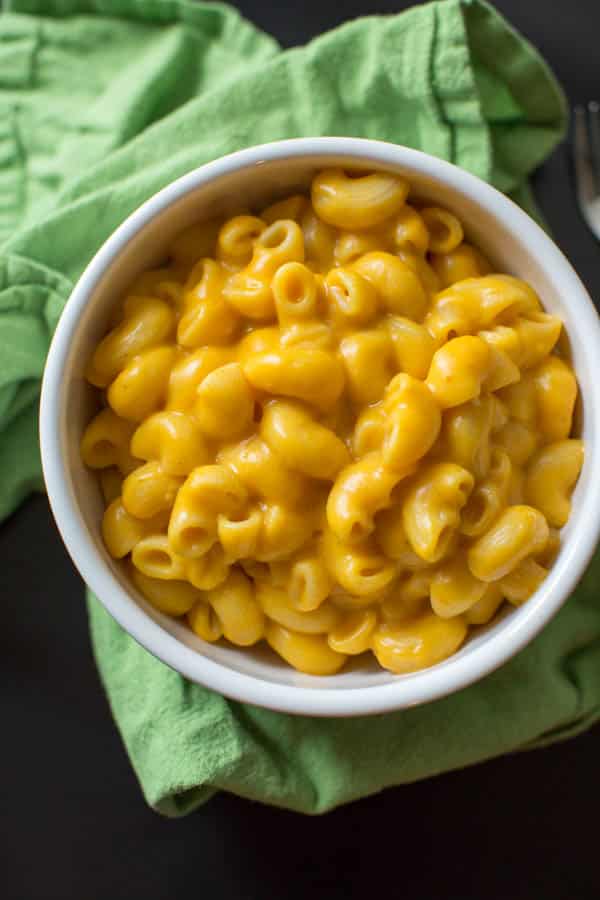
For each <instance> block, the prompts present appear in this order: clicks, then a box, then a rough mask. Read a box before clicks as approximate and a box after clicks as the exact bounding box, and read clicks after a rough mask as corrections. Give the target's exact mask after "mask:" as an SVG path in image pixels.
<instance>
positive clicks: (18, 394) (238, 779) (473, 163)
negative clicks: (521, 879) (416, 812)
mask: <svg viewBox="0 0 600 900" xmlns="http://www.w3.org/2000/svg"><path fill="white" fill-rule="evenodd" d="M564 123H565V103H564V99H563V96H562V94H561V91H560V89H559V88H558V86H557V84H556V82H555V81H554V78H553V77H552V75H551V73H550V72H549V70H548V68H547V67H546V66H545V64H544V62H543V61H542V60H541V59H540V57H539V56H538V54H537V53H536V52H535V50H534V49H533V48H532V47H531V46H530V45H529V44H527V43H526V42H525V41H524V40H523V39H522V38H521V37H520V36H519V35H517V34H516V33H515V32H514V31H513V30H512V29H511V28H510V27H509V26H508V25H507V24H506V22H504V21H503V20H502V19H501V18H500V16H499V15H498V14H497V13H496V12H495V11H494V10H493V9H492V8H491V7H490V6H488V5H486V4H485V3H483V2H481V0H444V2H438V3H432V4H429V5H426V6H419V7H416V8H414V9H411V10H409V11H407V12H405V13H403V14H402V15H398V16H393V17H373V18H367V19H362V20H358V21H355V22H351V23H349V24H347V25H345V26H343V27H342V28H339V29H337V30H336V31H334V32H332V33H330V34H326V35H324V36H323V37H320V38H319V39H318V40H315V41H313V42H312V43H311V44H309V45H308V46H307V47H304V48H301V49H295V50H291V51H288V52H285V53H282V52H280V51H279V48H278V47H277V45H276V43H275V42H274V41H273V40H272V39H271V38H269V37H268V36H266V35H265V34H262V33H261V32H260V31H258V30H256V29H255V28H253V27H252V26H251V25H249V24H248V23H247V22H245V21H244V20H243V19H241V18H240V17H239V15H238V14H237V13H236V12H235V11H234V10H233V9H231V8H228V7H226V6H221V5H219V4H201V3H193V2H187V0H13V2H12V4H11V6H10V11H8V12H5V13H4V14H3V15H2V16H1V17H0V359H1V360H2V365H1V366H0V473H1V475H0V478H1V479H2V480H1V482H0V515H2V516H6V515H7V514H8V513H10V512H11V511H12V509H13V508H14V507H15V506H16V504H17V503H18V502H19V501H20V500H21V499H22V498H23V497H24V496H25V495H26V493H27V492H28V491H30V490H31V489H33V488H40V487H41V478H40V464H39V455H38V448H37V435H36V418H37V396H38V389H39V379H40V375H41V373H42V368H43V364H44V356H45V353H46V350H47V347H48V342H49V337H50V334H51V332H52V329H53V327H54V325H55V323H56V321H57V318H58V316H59V315H60V311H61V308H62V305H63V304H64V301H65V300H66V298H67V296H68V295H69V292H70V290H71V288H72V285H73V282H74V280H75V279H76V278H77V277H78V275H79V274H80V273H81V271H82V270H83V268H84V267H85V265H86V264H87V263H88V262H89V260H90V258H91V256H92V254H93V253H94V252H95V251H96V250H97V248H98V247H99V246H100V244H101V243H102V242H103V241H104V240H105V238H106V237H107V236H108V235H109V234H110V233H111V231H112V230H113V229H114V228H115V227H116V226H117V225H118V224H119V223H120V222H121V221H122V220H123V218H124V217H125V216H126V215H127V214H128V213H130V212H131V211H132V210H133V209H134V208H135V207H136V206H138V205H139V204H140V203H141V202H142V201H143V200H145V199H146V198H147V197H148V196H150V195H151V194H152V193H153V192H155V191H156V190H158V189H159V188H161V187H162V186H163V185H165V184H166V183H167V182H169V181H171V180H172V179H174V178H176V177H178V176H179V175H182V174H183V173H184V172H187V171H189V170H190V169H192V168H194V167H196V166H198V165H200V164H201V163H204V162H206V161H208V160H210V159H214V158H215V157H217V156H220V155H222V154H224V153H227V152H229V151H232V150H237V149H239V148H241V147H245V146H248V145H251V144H257V143H260V142H263V141H268V140H274V139H277V138H284V137H293V136H299V135H317V134H334V135H359V136H364V137H372V138H381V139H384V140H388V141H394V142H397V143H402V144H408V145H410V146H413V147H419V148H422V149H424V150H427V151H429V152H430V153H434V154H437V155H438V156H441V157H444V158H446V159H450V160H452V161H454V162H456V163H458V164H459V165H461V166H464V167H465V168H467V169H469V170H471V171H472V172H475V173H476V174H477V175H479V176H481V177H482V178H485V179H487V180H488V181H490V182H492V183H493V184H495V185H496V186H497V187H499V188H500V189H501V190H504V191H506V192H508V193H510V194H511V195H512V196H513V197H515V198H516V199H517V200H518V201H519V202H521V203H522V204H524V205H525V206H526V207H527V208H528V209H529V210H530V211H532V208H533V207H532V200H531V197H530V194H529V191H528V186H527V176H528V175H529V173H530V172H531V170H532V169H533V168H534V167H535V166H536V165H537V164H538V163H540V162H541V161H542V160H543V159H544V157H545V156H546V155H547V154H548V153H549V152H550V150H551V149H552V148H553V147H554V146H555V144H556V143H557V141H558V140H559V139H560V137H561V135H562V133H563V128H564ZM599 566H600V561H596V562H595V563H594V564H593V567H592V569H590V571H589V572H588V575H587V576H586V578H585V579H584V581H583V582H582V584H581V585H580V587H579V588H578V590H577V592H576V594H575V595H574V596H573V597H572V598H571V600H570V601H569V603H568V604H567V605H566V606H565V607H564V609H563V610H562V611H561V613H560V614H559V615H558V616H557V617H556V618H555V619H554V621H553V622H552V623H551V624H550V625H549V626H548V627H547V628H546V629H545V630H544V632H543V634H542V635H541V636H540V637H539V638H538V639H537V640H536V641H534V642H533V644H532V645H531V646H530V647H529V648H527V649H526V650H525V651H524V652H522V653H520V654H519V655H518V656H517V657H516V658H515V659H513V660H512V661H511V662H510V663H509V664H507V665H506V666H504V667H503V668H502V669H501V670H499V671H498V672H496V673H495V674H493V675H491V676H490V677H488V678H486V679H485V680H483V681H482V682H480V683H479V684H477V685H474V686H473V687H471V688H469V689H467V690H464V691H462V692H460V693H458V694H455V695H454V696H451V697H448V698H446V699H444V700H440V701H438V702H435V703H431V704H430V705H428V706H424V707H421V708H417V709H411V710H407V711H404V712H398V713H394V714H389V715H385V716H377V717H374V718H372V719H370V720H368V722H367V721H365V720H364V719H354V720H333V719H330V720H318V719H311V718H307V717H293V716H286V715H280V714H277V713H272V712H267V711H265V710H261V709H256V708H254V707H249V706H244V705H241V704H238V703H232V702H229V701H228V700H225V699H224V698H223V697H221V696H218V695H217V694H214V693H211V692H210V691H207V690H204V689H203V688H201V687H199V686H197V685H193V684H190V683H189V682H187V681H185V680H184V679H183V678H181V677H180V676H179V675H177V674H176V673H175V672H173V671H171V670H170V669H168V668H166V667H165V666H163V665H162V664H161V663H160V662H158V661H157V660H156V659H154V658H153V657H152V656H150V655H149V654H148V653H146V651H145V650H143V649H142V648H141V647H139V646H138V645H137V644H136V643H135V642H134V641H133V640H132V639H131V638H129V637H128V636H127V635H126V634H125V633H124V632H123V631H122V630H121V629H120V627H119V626H118V625H117V624H116V623H115V622H114V621H113V620H112V619H111V618H110V617H109V616H108V615H107V613H105V612H104V609H103V608H102V607H101V606H100V604H99V603H98V602H96V601H95V600H94V599H93V598H90V603H89V612H90V621H91V629H92V638H93V644H94V651H95V654H96V659H97V662H98V666H99V669H100V673H101V676H102V679H103V681H104V684H105V687H106V690H107V692H108V696H109V700H110V703H111V706H112V710H113V713H114V715H115V718H116V721H117V724H118V726H119V729H120V731H121V734H122V736H123V740H124V742H125V745H126V747H127V751H128V753H129V755H130V758H131V761H132V763H133V766H134V768H135V770H136V772H137V774H138V777H139V779H140V782H141V785H142V788H143V790H144V793H145V796H146V798H147V800H148V802H149V803H151V804H152V805H153V806H154V807H155V808H156V809H157V810H159V811H160V812H162V813H165V814H167V815H172V816H176V815H182V814H184V813H186V812H189V811H190V810H192V809H194V808H195V807H197V806H198V805H199V804H200V803H202V802H203V801H205V800H207V799H208V798H209V797H210V796H211V795H212V794H213V793H214V792H215V791H217V790H221V789H222V790H227V791H232V792H234V793H237V794H240V795H242V796H245V797H250V798H253V799H256V800H261V801H263V802H267V803H273V804H277V805H280V806H285V807H289V808H291V809H296V810H300V811H303V812H311V813H316V812H323V811H325V810H328V809H331V808H332V807H334V806H336V805H338V804H340V803H344V802H347V801H349V800H353V799H356V798H358V797H362V796H365V795H367V794H371V793H373V792H375V791H378V790H381V789H382V788H384V787H386V786H388V785H392V784H401V783H403V782H409V781H414V780H416V779H419V778H424V777H426V776H428V775H432V774H434V773H438V772H442V771H445V770H448V769H451V768H455V767H459V766H464V765H467V764H469V763H473V762H476V761H478V760H482V759H485V758H488V757H491V756H494V755H497V754H500V753H505V752H507V751H510V750H514V749H517V748H525V747H532V746H539V745H540V744H542V743H545V742H549V741H552V740H556V739H558V738H560V737H564V736H567V735H570V734H574V733H576V732H578V731H580V730H581V729H583V728H585V727H587V726H588V725H589V724H590V723H591V722H592V721H594V719H595V718H597V717H598V715H599V713H600V606H599V604H598V602H597V599H596V591H595V584H596V572H595V569H598V567H599ZM594 567H595V568H594ZM598 574H600V570H599V571H598Z"/></svg>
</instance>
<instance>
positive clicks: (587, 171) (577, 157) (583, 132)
mask: <svg viewBox="0 0 600 900" xmlns="http://www.w3.org/2000/svg"><path fill="white" fill-rule="evenodd" d="M586 119H587V117H586V112H585V109H584V108H583V106H576V107H575V110H574V123H573V157H574V164H575V181H576V186H577V196H578V199H579V205H580V207H581V212H582V213H583V215H584V216H585V217H586V219H587V213H586V207H587V205H588V204H590V203H592V202H593V200H594V197H595V196H596V184H595V179H594V169H593V162H592V152H591V146H590V140H589V135H588V128H587V121H586Z"/></svg>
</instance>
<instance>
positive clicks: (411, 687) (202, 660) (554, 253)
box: [40, 137, 600, 716]
mask: <svg viewBox="0 0 600 900" xmlns="http://www.w3.org/2000/svg"><path fill="white" fill-rule="evenodd" d="M314 156H321V157H322V156H332V157H333V156H336V157H340V156H349V157H360V158H361V160H362V161H363V162H364V161H372V162H373V163H375V164H377V165H379V166H381V167H384V166H386V165H388V166H390V167H398V166H402V165H404V166H406V167H407V168H412V169H416V170H418V171H419V172H420V173H421V174H423V175H424V176H426V177H431V178H432V179H433V180H442V181H444V182H445V183H446V184H447V185H448V186H449V187H450V188H451V189H453V190H455V191H457V192H459V193H461V194H464V195H467V196H469V195H473V196H475V197H476V198H477V202H479V203H480V204H481V205H486V206H487V207H489V208H491V209H492V210H493V214H494V216H495V218H496V219H497V220H499V221H500V222H501V223H502V224H503V225H504V226H505V227H508V228H510V229H511V230H512V231H513V232H514V233H516V234H518V235H519V238H520V240H521V242H522V243H523V244H524V245H525V246H526V247H527V249H528V251H529V252H530V253H531V254H532V255H533V256H534V257H535V258H537V259H540V260H543V264H544V269H545V271H546V272H553V271H555V272H556V275H557V277H558V276H559V275H560V280H561V283H562V284H563V286H564V291H567V292H568V297H569V303H570V305H572V306H573V307H574V309H575V310H576V313H577V318H578V322H579V323H580V324H581V331H580V333H581V335H583V336H584V344H585V346H584V350H585V352H586V363H587V364H589V366H590V367H595V368H597V367H598V355H599V351H600V326H599V321H598V317H597V314H596V312H595V309H594V307H593V305H592V303H591V301H590V299H589V297H588V295H587V292H586V291H585V288H584V287H583V285H582V284H581V282H580V281H579V278H578V277H577V275H576V274H575V272H574V270H573V269H572V267H571V265H570V264H569V262H568V261H567V260H566V258H565V257H564V256H563V254H562V253H561V252H560V250H559V249H558V248H557V247H556V245H555V244H554V243H553V242H552V241H551V240H550V238H549V237H548V236H547V235H546V234H545V233H544V231H543V230H542V229H541V228H540V227H539V226H538V225H536V224H535V222H533V221H532V220H531V219H530V218H529V216H527V215H526V214H525V213H524V212H523V211H522V210H521V209H520V208H519V207H518V206H516V204H514V203H513V202H512V201H510V200H509V199H507V198H506V197H505V196H504V195H503V194H501V193H500V192H498V191H497V190H495V189H494V188H492V187H490V186H489V185H488V184H486V183H485V182H483V181H481V180H480V179H479V178H477V177H476V176H474V175H471V174H469V173H468V172H466V171H463V170H462V169H459V168H457V167H456V166H454V165H452V164H451V163H448V162H444V161H443V160H440V159H437V158H434V157H431V156H429V155H427V154H425V153H422V152H420V151H417V150H412V149H408V148H405V147H400V146H398V145H393V144H388V143H384V142H380V141H372V140H364V139H358V138H343V137H340V138H337V137H325V138H298V139H293V140H287V141H278V142H275V143H270V144H264V145H261V146H256V147H251V148H249V149H246V150H241V151H239V152H237V153H232V154H230V155H228V156H225V157H223V158H221V159H218V160H216V161H214V162H211V163H208V164H206V165H203V166H201V167H200V168H198V169H196V170H194V171H192V172H190V173H188V174H187V175H184V176H183V177H181V178H179V179H178V180H177V181H175V182H173V183H172V184H170V185H168V186H167V187H165V188H163V189H162V190H161V191H159V192H158V193H157V194H156V195H155V196H153V197H152V198H151V199H150V200H148V201H147V202H146V203H144V204H143V205H142V206H141V207H139V209H137V210H136V211H135V212H134V213H132V215H130V216H129V217H128V218H127V219H126V220H125V221H124V222H123V224H122V225H121V226H120V227H119V228H118V229H117V230H116V231H115V232H114V233H113V234H112V235H111V237H110V238H109V239H108V240H107V241H106V243H105V244H104V245H103V246H102V247H101V248H100V250H99V251H98V253H97V254H96V255H95V256H94V258H93V259H92V261H91V262H90V264H89V265H88V267H87V268H86V270H85V271H84V273H83V274H82V276H81V278H80V279H79V281H78V283H77V285H76V286H75V288H74V290H73V293H72V294H71V297H70V298H69V300H68V303H67V305H66V307H65V310H64V312H63V315H62V317H61V319H60V321H59V324H58V326H57V329H56V332H55V335H54V339H53V341H52V345H51V348H50V351H49V354H48V360H47V364H46V369H45V373H44V379H43V385H42V394H41V404H40V440H41V450H42V463H43V469H44V476H45V480H46V486H47V490H48V497H49V501H50V505H51V508H52V512H53V514H54V517H55V519H56V522H57V525H58V528H59V531H60V533H61V536H62V538H63V541H64V543H65V545H66V547H67V549H68V551H69V553H70V554H71V556H72V558H73V561H74V562H75V565H76V566H77V568H78V569H79V571H80V572H81V574H82V576H83V578H84V579H85V581H86V583H87V584H88V585H89V587H90V588H91V590H92V591H93V592H94V593H95V594H96V595H97V597H98V598H99V599H100V600H101V601H102V603H103V604H104V606H105V607H106V609H107V610H108V611H109V613H110V614H111V615H112V616H113V617H114V618H115V619H116V620H117V622H119V624H120V625H121V626H122V627H123V628H124V629H125V630H126V631H127V632H129V634H131V635H132V636H133V637H134V638H135V639H136V640H137V641H138V642H139V643H140V644H141V645H142V646H143V647H145V648H146V649H147V650H149V651H150V652H151V653H152V654H153V655H155V656H156V657H158V658H159V659H161V660H162V661H163V662H164V663H166V664H167V665H169V666H171V667H172V668H173V669H175V670H176V671H178V672H180V673H181V674H182V675H184V676H186V677H187V678H189V679H191V680H192V681H195V682H198V683H200V684H203V685H205V686H207V687H209V688H211V689H212V690H215V691H217V692H219V693H222V694H224V695H225V696H227V697H230V698H232V699H235V700H240V701H243V702H247V703H252V704H256V705H258V706H264V707H268V708H271V709H276V710H281V711H286V712H290V713H297V714H307V715H323V716H324V715H334V716H349V715H362V714H372V713H382V712H386V711H389V710H394V709H399V708H405V707H408V706H415V705H418V704H422V703H426V702H429V701H431V700H434V699H436V698H440V697H443V696H445V695H447V694H450V693H452V692H455V691H457V690H459V689H461V688H463V687H465V686H467V685H469V684H471V683H473V682H475V681H477V680H479V679H480V678H482V677H483V676H484V675H486V674H488V673H490V672H491V671H493V670H494V669H496V668H497V667H498V666H500V665H501V664H502V663H504V662H505V661H506V660H507V659H509V658H510V657H511V656H512V655H513V654H514V653H516V652H517V651H519V650H520V649H522V648H523V647H524V646H525V645H526V644H527V643H528V642H529V641H530V640H531V639H532V638H533V637H534V636H535V635H536V634H538V632H539V631H540V630H541V629H542V628H543V626H544V625H545V624H546V622H548V620H549V619H550V618H552V616H553V615H554V614H555V613H556V611H557V610H558V608H559V607H560V606H561V605H562V603H563V602H564V600H565V599H566V597H568V596H569V594H570V593H571V592H572V590H573V589H574V588H575V586H576V584H577V582H578V580H579V578H580V577H581V574H582V572H583V571H584V569H585V566H586V565H587V563H588V562H589V560H590V558H591V556H592V554H593V552H594V548H595V546H596V543H597V540H598V535H599V533H600V446H599V445H600V441H598V440H597V441H596V442H595V443H596V446H591V447H587V448H586V449H587V458H586V465H589V464H590V459H589V457H590V456H592V457H593V460H592V470H593V471H594V472H598V477H595V478H593V479H592V481H591V485H590V489H589V491H587V493H586V495H585V497H584V498H583V502H582V505H581V509H580V510H579V514H578V522H577V523H576V525H575V526H574V527H573V530H572V532H571V534H570V539H569V541H567V542H566V546H565V547H564V550H563V552H562V553H561V556H560V558H559V561H558V562H557V563H556V565H555V566H554V568H553V570H552V571H551V573H550V575H549V576H548V578H547V579H546V582H545V583H544V585H543V586H542V588H541V589H540V591H539V592H538V595H539V596H537V597H536V602H535V603H533V602H532V603H531V604H526V605H525V606H523V607H521V608H520V609H518V610H516V611H515V612H513V613H512V614H511V616H509V617H507V619H506V620H505V623H504V624H503V628H502V629H501V630H499V632H498V633H497V634H496V635H495V636H494V638H493V640H490V641H488V642H487V643H486V644H485V645H482V646H478V647H475V648H474V649H473V650H472V651H471V652H469V653H467V654H465V655H464V656H463V657H461V658H456V659H453V660H451V663H452V664H451V665H443V666H436V667H433V668H431V669H426V670H423V671H421V672H419V673H417V675H416V676H401V677H398V678H397V680H394V681H392V682H390V683H387V684H380V685H374V686H371V687H360V688H351V687H346V688H344V689H336V688H328V687H321V685H319V686H318V687H315V688H311V687H306V686H304V685H302V686H294V685H283V684H278V683H273V682H267V681H264V680H262V679H259V678H256V677H254V676H252V675H248V674H245V673H242V672H238V671H234V670H232V669H230V668H228V667H227V666H224V665H222V664H220V663H217V662H215V661H212V660H210V659H207V658H206V657H204V656H203V655H202V654H201V653H198V652H197V651H195V650H193V649H191V648H190V647H187V646H185V645H184V644H182V643H181V642H180V641H178V640H177V639H176V638H175V637H174V636H173V635H171V634H169V633H168V632H166V631H165V630H164V629H163V628H161V626H160V625H159V624H158V623H157V622H155V621H153V620H152V619H151V618H150V617H149V616H148V615H147V614H146V613H145V612H144V610H143V609H141V608H140V607H138V606H137V605H135V604H128V603H127V602H124V601H126V600H127V594H126V592H125V591H124V590H123V589H122V587H121V586H120V585H119V583H118V581H117V580H116V579H115V578H114V576H113V574H112V573H111V571H110V569H109V568H108V567H107V566H106V565H105V564H104V563H103V562H102V561H101V560H100V559H99V557H98V554H97V553H96V551H95V549H94V547H93V545H92V542H91V541H89V540H87V539H85V536H84V535H85V526H84V524H83V521H82V518H81V513H80V511H79V509H78V506H77V502H76V499H75V498H74V497H73V496H71V494H70V492H69V490H67V488H66V484H67V483H68V478H67V474H68V473H66V472H65V458H66V457H65V455H64V454H62V453H61V452H60V447H61V435H60V429H59V418H60V416H59V413H60V400H59V396H60V391H59V390H58V386H59V385H60V383H61V380H62V376H63V371H64V367H65V361H66V358H67V355H68V350H69V345H70V343H71V340H72V337H73V335H74V333H75V331H76V329H77V325H78V320H79V317H80V315H81V313H82V310H83V309H84V307H85V305H86V303H87V302H88V300H89V298H90V296H91V295H92V293H93V291H94V289H95V287H96V285H97V284H98V282H99V280H100V278H101V277H102V275H103V273H104V271H105V269H106V268H107V267H108V266H109V265H110V264H111V263H112V262H113V261H114V259H115V258H116V257H117V256H118V255H119V253H120V252H121V251H122V249H123V247H124V246H125V245H126V244H127V243H128V242H129V241H130V240H131V239H132V238H133V236H134V235H135V234H136V233H137V232H138V231H139V230H140V229H141V228H142V227H143V226H144V225H146V224H147V223H148V222H149V221H150V220H151V219H152V218H153V217H154V216H156V215H157V214H158V213H159V212H160V211H161V210H163V209H165V208H166V207H168V206H169V205H170V204H172V203H174V202H176V201H178V200H179V199H180V198H181V197H183V196H184V195H185V194H186V193H188V192H189V191H191V190H194V189H197V188H199V187H201V186H202V185H204V184H206V183H207V182H209V181H211V180H212V179H214V178H217V177H219V176H221V175H225V174H227V173H229V172H232V171H235V170H236V169H239V168H243V167H247V166H258V165H261V164H263V163H266V162H271V161H274V160H284V159H291V158H298V157H308V158H310V157H314ZM588 401H589V408H588V406H587V405H586V412H587V414H589V415H590V416H591V418H592V420H593V422H594V423H595V425H596V429H597V427H598V423H600V391H597V392H594V396H593V397H591V398H586V404H587V403H588ZM82 537H83V539H82ZM417 676H418V677H417Z"/></svg>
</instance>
